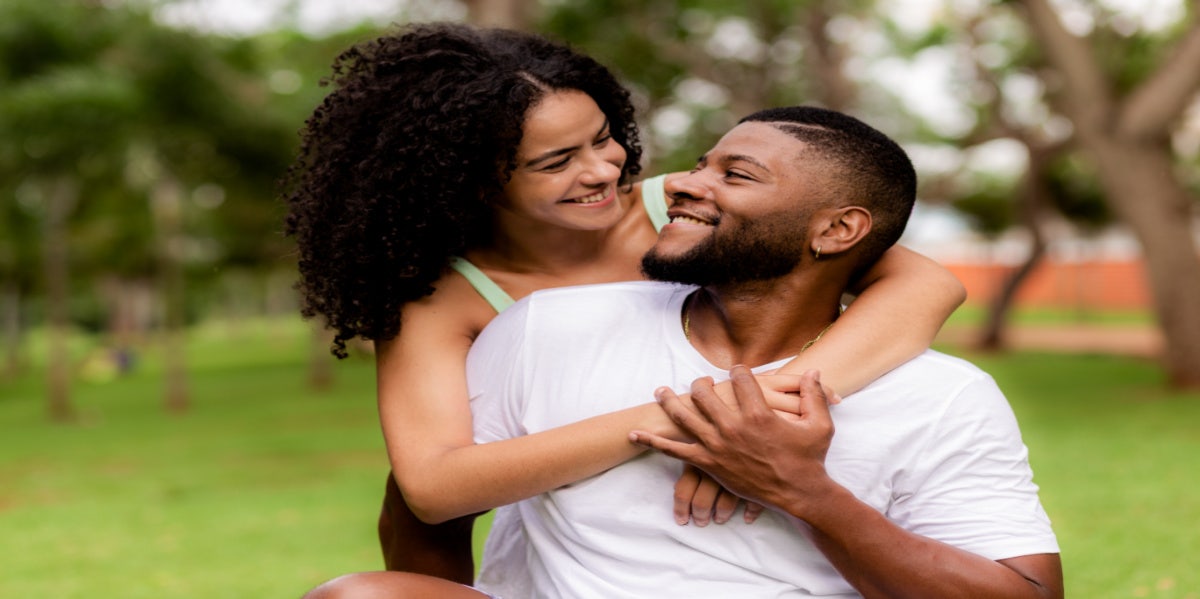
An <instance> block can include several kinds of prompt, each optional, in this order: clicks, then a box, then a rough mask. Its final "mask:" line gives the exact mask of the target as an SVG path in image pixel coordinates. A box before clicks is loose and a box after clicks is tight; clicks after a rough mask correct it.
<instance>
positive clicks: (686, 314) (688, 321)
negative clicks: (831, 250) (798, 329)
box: [683, 298, 836, 354]
mask: <svg viewBox="0 0 1200 599" xmlns="http://www.w3.org/2000/svg"><path fill="white" fill-rule="evenodd" d="M834 322H836V321H834ZM831 327H833V323H832V322H831V323H829V324H827V325H825V328H823V329H821V332H820V333H817V336H816V337H813V338H812V339H809V340H808V343H805V344H804V347H801V348H800V351H799V352H797V353H801V354H802V353H804V350H806V349H808V348H810V347H812V344H814V343H816V342H818V341H820V340H821V337H824V336H825V333H826V332H827V331H828V330H829V329H830V328H831ZM683 338H684V339H687V340H688V342H689V343H690V342H691V341H692V299H691V298H688V301H687V305H685V306H684V308H683Z"/></svg>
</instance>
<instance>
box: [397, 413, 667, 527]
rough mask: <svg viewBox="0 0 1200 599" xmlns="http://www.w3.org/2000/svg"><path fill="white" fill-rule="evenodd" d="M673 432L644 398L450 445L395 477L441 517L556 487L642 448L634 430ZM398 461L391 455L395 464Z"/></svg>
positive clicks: (423, 511) (435, 518)
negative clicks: (559, 422) (571, 419)
mask: <svg viewBox="0 0 1200 599" xmlns="http://www.w3.org/2000/svg"><path fill="white" fill-rule="evenodd" d="M647 426H649V427H652V428H654V429H656V430H659V431H663V433H664V434H667V435H676V434H677V433H675V432H674V427H673V425H671V424H670V421H669V420H668V419H667V418H666V416H665V415H664V414H663V413H662V409H661V408H659V407H658V405H657V404H654V403H647V404H644V405H641V406H636V407H633V408H627V409H624V410H620V411H618V412H612V413H609V414H604V415H601V416H595V417H592V418H588V419H586V420H582V421H579V422H576V423H573V424H568V425H565V426H561V427H558V428H554V429H551V430H548V431H543V432H539V433H535V434H531V435H525V436H520V437H515V438H512V439H505V440H502V441H496V442H492V443H484V444H478V445H468V446H463V447H445V448H442V449H441V450H440V451H438V452H436V453H434V454H431V455H429V456H428V457H427V458H426V459H425V460H423V461H422V462H420V463H413V464H410V465H409V468H410V469H411V470H412V471H411V472H401V471H400V470H397V474H396V476H397V480H398V481H399V483H400V487H401V489H402V490H403V491H404V497H405V499H406V500H407V502H408V504H409V506H410V507H411V508H412V510H413V512H414V513H415V514H416V515H417V517H419V518H420V519H421V520H422V521H424V522H429V523H437V522H443V521H446V520H449V519H452V518H456V517H459V516H463V515H467V514H474V513H477V512H482V511H485V510H489V509H492V508H495V507H498V506H501V505H505V504H509V503H513V502H516V501H520V500H522V499H526V498H528V497H532V496H534V495H537V494H538V493H543V492H546V491H550V490H552V489H556V488H558V487H561V486H563V485H565V484H569V483H572V482H575V481H578V480H581V479H584V478H587V477H589V476H593V475H596V474H599V473H601V472H603V471H605V470H607V469H609V468H612V467H613V466H616V465H618V464H621V463H623V462H625V461H627V460H629V459H631V458H633V457H635V456H637V455H638V454H640V453H641V452H642V451H643V449H642V448H640V447H638V446H636V445H634V444H632V443H630V442H629V431H631V430H634V429H639V430H644V427H647ZM396 466H398V464H395V463H393V467H396Z"/></svg>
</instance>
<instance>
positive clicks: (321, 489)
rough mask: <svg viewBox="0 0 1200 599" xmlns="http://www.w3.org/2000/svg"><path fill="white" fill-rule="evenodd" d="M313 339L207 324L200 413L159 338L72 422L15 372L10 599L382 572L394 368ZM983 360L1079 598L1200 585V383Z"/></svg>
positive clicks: (285, 593)
mask: <svg viewBox="0 0 1200 599" xmlns="http://www.w3.org/2000/svg"><path fill="white" fill-rule="evenodd" d="M33 343H34V345H35V346H38V345H40V343H41V341H40V340H37V339H35V340H34V341H33ZM93 344H94V342H92V341H89V340H87V339H81V340H78V341H77V342H76V343H75V345H74V347H75V348H76V350H77V352H78V355H80V356H82V355H84V354H85V353H86V352H88V351H89V349H91V348H92V345H93ZM308 344H309V341H308V337H307V331H306V329H305V328H304V327H302V326H298V325H296V324H295V323H291V322H284V323H243V324H241V325H239V326H237V327H230V326H215V325H214V326H207V327H205V328H202V329H198V330H196V331H194V332H193V334H192V336H191V341H190V345H189V348H190V350H189V355H190V359H191V365H192V367H191V371H190V380H191V385H192V392H193V395H192V401H193V407H192V410H191V411H190V412H189V413H187V414H185V415H182V416H171V415H168V414H165V413H164V411H163V410H162V408H161V383H160V380H159V376H158V373H159V371H160V365H159V364H157V363H156V361H155V360H154V354H153V352H149V351H148V352H144V353H145V354H146V356H145V358H144V360H143V362H142V363H141V364H140V367H139V369H138V371H137V372H136V373H135V374H134V375H132V376H129V377H125V378H116V379H111V378H109V377H106V376H102V375H97V374H96V372H97V371H99V372H103V369H94V368H93V369H89V370H88V371H87V372H88V373H89V374H88V375H87V377H86V380H81V381H79V382H78V383H77V384H76V386H75V388H74V401H75V404H76V407H77V409H78V413H79V418H78V420H77V421H76V422H75V423H72V424H67V425H60V424H52V423H49V422H48V421H47V419H46V416H45V409H44V406H43V403H42V402H43V399H42V396H41V393H42V391H41V387H40V380H38V377H36V376H34V375H30V376H27V377H25V378H22V379H20V380H17V381H8V382H0V531H3V534H0V560H2V561H0V563H2V564H3V565H2V566H0V571H2V572H3V574H0V597H38V598H41V597H54V598H72V597H80V598H82V597H88V598H89V599H91V598H97V597H101V598H104V597H114V598H117V597H119V598H138V597H147V598H151V597H153V598H162V597H255V598H258V597H296V596H299V595H300V594H301V593H302V592H303V591H304V590H306V589H308V588H310V587H311V586H313V585H315V584H316V583H318V582H320V581H322V580H324V579H327V578H330V577H332V576H334V575H337V574H340V573H344V572H349V571H354V570H364V569H376V568H379V567H380V566H381V559H380V557H379V553H378V549H377V546H376V541H375V531H374V523H375V517H376V514H377V513H378V508H379V501H380V498H381V493H382V487H383V484H382V483H383V477H384V475H385V473H386V470H387V463H386V458H385V456H384V450H383V443H382V441H381V439H380V435H379V432H378V422H377V418H376V414H375V407H374V396H373V380H374V379H373V375H372V363H371V361H370V360H366V359H361V358H359V359H355V358H352V359H350V360H346V361H342V362H341V363H339V364H338V365H337V369H336V381H337V384H336V386H335V387H334V389H333V390H331V391H329V392H325V393H318V392H314V391H312V390H309V389H308V388H307V387H306V385H305V382H304V381H305V367H306V356H307V352H308V348H309V345H308ZM967 357H969V358H971V359H973V360H974V361H976V362H977V363H978V364H980V365H981V366H982V367H984V368H985V369H987V370H988V371H990V372H992V373H993V375H994V376H995V377H996V379H997V380H998V381H999V382H1000V384H1001V386H1002V387H1003V388H1004V389H1005V390H1006V392H1007V393H1008V395H1009V398H1010V400H1011V401H1012V403H1013V405H1014V408H1015V410H1016V412H1017V415H1018V418H1019V419H1020V420H1021V423H1022V427H1023V430H1024V434H1025V439H1026V443H1027V444H1028V445H1029V446H1030V450H1031V454H1032V461H1033V465H1034V468H1035V471H1036V473H1037V482H1038V483H1039V484H1040V485H1041V486H1042V489H1043V501H1044V503H1045V505H1046V509H1047V511H1048V512H1049V513H1050V515H1051V518H1052V519H1053V520H1054V525H1055V529H1056V531H1057V532H1058V534H1059V540H1060V543H1061V545H1062V548H1063V559H1064V563H1065V568H1066V578H1067V585H1068V596H1070V597H1079V598H1088V599H1091V598H1107V597H1113V598H1117V597H1154V598H1162V599H1171V598H1189V597H1190V598H1193V599H1197V598H1200V572H1198V571H1197V570H1196V568H1195V567H1194V562H1195V559H1196V557H1195V556H1197V555H1200V535H1197V534H1196V533H1195V527H1196V522H1200V498H1198V497H1200V496H1198V495H1197V493H1196V491H1195V489H1196V473H1197V472H1200V395H1196V394H1190V395H1185V394H1177V393H1171V392H1168V391H1166V390H1165V389H1163V387H1162V381H1161V375H1160V374H1159V373H1158V371H1157V369H1156V368H1155V366H1154V365H1153V364H1151V363H1146V362H1141V361H1137V360H1129V359H1117V358H1106V357H1097V356H1086V357H1083V356H1059V355H1049V354H1032V353H1022V354H1016V355H1011V356H967Z"/></svg>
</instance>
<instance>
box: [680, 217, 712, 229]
mask: <svg viewBox="0 0 1200 599" xmlns="http://www.w3.org/2000/svg"><path fill="white" fill-rule="evenodd" d="M671 222H673V223H683V224H685V225H702V226H706V227H707V226H709V224H708V223H706V222H704V221H702V220H700V219H698V218H692V217H690V216H676V217H674V218H672V219H671Z"/></svg>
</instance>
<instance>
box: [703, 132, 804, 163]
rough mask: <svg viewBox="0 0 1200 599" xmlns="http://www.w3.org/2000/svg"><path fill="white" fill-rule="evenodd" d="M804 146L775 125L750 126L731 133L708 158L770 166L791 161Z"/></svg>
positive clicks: (714, 148)
mask: <svg viewBox="0 0 1200 599" xmlns="http://www.w3.org/2000/svg"><path fill="white" fill-rule="evenodd" d="M806 145H807V144H805V143H804V142H802V141H800V140H799V139H796V138H795V137H793V136H791V135H789V134H788V133H786V132H784V131H781V130H779V129H778V128H776V127H775V126H774V125H771V124H769V123H762V122H749V123H741V124H739V125H738V126H736V127H734V128H733V129H730V130H729V132H728V133H726V134H725V135H724V136H723V137H722V138H721V139H720V141H718V142H717V145H715V146H713V149H712V150H711V151H710V152H709V153H708V155H709V157H710V158H719V157H722V156H745V157H749V158H753V159H757V161H759V162H761V163H763V164H766V165H772V164H776V163H778V162H779V161H780V160H784V159H786V158H791V157H794V156H795V155H796V154H797V153H798V152H800V151H801V150H803V149H804V147H805V146H806Z"/></svg>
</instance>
